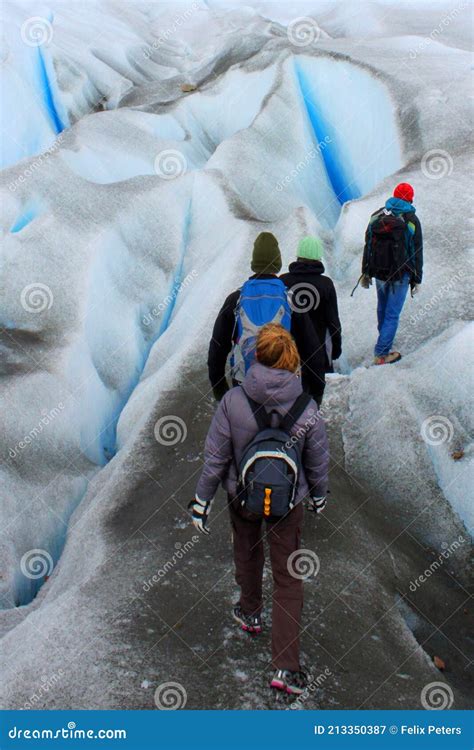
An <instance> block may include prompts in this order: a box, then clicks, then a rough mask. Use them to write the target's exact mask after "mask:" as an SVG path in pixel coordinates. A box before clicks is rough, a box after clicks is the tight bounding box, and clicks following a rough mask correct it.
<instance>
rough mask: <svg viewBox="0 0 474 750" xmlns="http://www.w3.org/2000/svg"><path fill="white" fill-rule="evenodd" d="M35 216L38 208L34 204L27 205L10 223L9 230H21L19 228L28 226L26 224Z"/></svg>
mask: <svg viewBox="0 0 474 750" xmlns="http://www.w3.org/2000/svg"><path fill="white" fill-rule="evenodd" d="M37 216H38V210H37V209H36V208H35V207H34V206H28V207H27V208H25V210H24V211H23V212H22V213H21V214H20V215H19V217H18V218H17V219H16V221H15V222H14V223H13V224H12V226H11V228H10V232H13V233H16V232H21V230H22V229H24V228H25V227H26V226H28V224H30V223H31V222H32V221H33V219H35V218H36V217H37Z"/></svg>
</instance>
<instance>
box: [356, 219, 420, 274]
mask: <svg viewBox="0 0 474 750" xmlns="http://www.w3.org/2000/svg"><path fill="white" fill-rule="evenodd" d="M382 210H383V206H382V208H379V209H378V210H377V211H374V213H373V214H372V216H371V217H370V222H369V226H368V227H367V230H366V232H365V245H364V255H363V256H362V273H363V274H367V275H368V274H369V236H370V232H369V229H370V224H371V222H372V221H373V220H374V217H375V216H376V215H377V214H378V213H380V211H382ZM403 218H404V219H405V221H406V222H407V224H409V223H411V224H413V226H414V229H415V231H414V235H413V246H412V248H411V254H410V257H409V258H408V260H407V264H406V270H407V271H408V273H409V274H410V284H411V286H413V285H414V284H421V282H422V280H423V233H422V231H421V224H420V220H419V218H418V216H417V215H416V213H415V212H414V211H408V212H406V213H404V214H403Z"/></svg>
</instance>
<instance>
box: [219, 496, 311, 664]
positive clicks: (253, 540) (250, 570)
mask: <svg viewBox="0 0 474 750" xmlns="http://www.w3.org/2000/svg"><path fill="white" fill-rule="evenodd" d="M229 511H230V519H231V524H232V529H233V537H234V561H235V580H236V581H237V584H238V585H239V586H240V592H241V593H240V606H241V607H242V611H243V612H244V613H245V614H246V615H251V614H257V613H258V614H259V613H260V612H261V610H262V604H263V601H262V576H263V566H264V563H265V555H264V549H263V533H264V531H263V522H262V520H248V519H246V518H244V517H243V515H242V513H241V511H240V510H239V508H238V506H236V503H235V500H234V501H233V500H232V498H231V497H229ZM302 524H303V504H302V503H299V504H298V505H297V506H296V507H295V508H293V510H292V511H290V512H289V513H288V515H287V516H285V517H284V518H280V519H269V520H268V521H266V533H267V540H268V543H269V546H270V560H271V564H272V574H273V608H272V621H273V624H272V662H273V666H274V667H275V669H290V670H292V671H296V670H299V668H300V659H299V656H300V627H301V611H302V608H303V581H302V580H300V579H298V578H294V577H293V576H292V575H291V574H290V573H289V571H288V566H287V563H288V557H289V555H291V553H292V552H294V551H295V550H297V549H299V547H300V540H301V527H302Z"/></svg>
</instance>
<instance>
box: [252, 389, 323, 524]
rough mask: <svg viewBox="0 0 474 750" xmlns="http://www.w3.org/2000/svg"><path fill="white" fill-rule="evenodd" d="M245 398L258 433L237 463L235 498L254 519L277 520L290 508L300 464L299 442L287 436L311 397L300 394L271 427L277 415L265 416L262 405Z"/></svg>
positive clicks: (292, 502)
mask: <svg viewBox="0 0 474 750" xmlns="http://www.w3.org/2000/svg"><path fill="white" fill-rule="evenodd" d="M242 390H243V389H242ZM244 393H245V391H244ZM245 395H246V397H247V400H248V402H249V404H250V407H251V409H252V412H253V415H254V417H255V420H256V422H257V426H258V432H257V434H256V435H255V437H254V438H252V440H251V441H250V443H249V444H248V445H247V447H246V448H245V450H244V453H243V456H242V460H241V461H240V465H239V484H238V499H239V502H240V505H241V506H243V507H245V509H246V510H247V511H248V512H250V513H251V514H252V515H254V516H256V517H258V518H262V517H263V518H269V517H270V516H274V517H277V518H278V517H281V516H284V515H286V514H287V513H288V511H290V510H291V509H292V508H293V506H294V502H295V496H296V490H297V488H298V482H299V478H300V474H301V467H302V464H301V447H300V445H299V440H298V439H297V438H296V437H292V436H291V435H290V430H291V428H292V427H293V425H294V424H295V422H296V421H297V420H298V419H299V417H300V416H301V415H302V414H303V412H304V410H305V409H306V407H307V406H308V405H309V404H310V402H311V396H310V395H309V394H307V393H301V394H300V395H299V396H298V398H297V399H296V401H295V403H294V404H293V406H292V407H291V409H290V410H289V412H288V413H287V414H286V416H284V417H281V416H280V415H278V417H279V420H280V424H279V426H278V427H272V426H271V423H272V415H273V414H276V413H277V412H270V413H268V412H267V411H266V409H265V408H264V406H263V405H262V404H257V402H256V401H253V399H251V398H250V397H249V396H248V395H247V394H245Z"/></svg>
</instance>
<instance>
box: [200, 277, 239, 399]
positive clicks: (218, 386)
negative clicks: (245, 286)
mask: <svg viewBox="0 0 474 750" xmlns="http://www.w3.org/2000/svg"><path fill="white" fill-rule="evenodd" d="M239 293H240V292H239V291H238V290H237V291H236V292H233V293H232V294H229V296H228V297H227V299H226V301H225V302H224V304H223V305H222V307H221V309H220V311H219V315H218V316H217V318H216V322H215V323H214V328H213V330H212V337H211V341H210V342H209V353H208V356H207V367H208V370H209V380H210V381H211V385H212V388H213V389H214V390H215V391H217V392H218V393H221V395H223V393H225V391H226V390H227V389H228V387H229V386H228V383H227V381H226V378H225V366H226V362H227V355H228V354H229V352H230V350H231V348H232V335H233V332H234V323H235V317H234V311H235V306H236V304H237V300H238V298H239Z"/></svg>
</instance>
